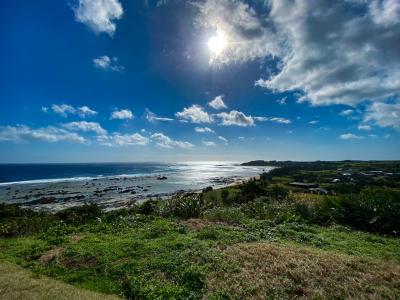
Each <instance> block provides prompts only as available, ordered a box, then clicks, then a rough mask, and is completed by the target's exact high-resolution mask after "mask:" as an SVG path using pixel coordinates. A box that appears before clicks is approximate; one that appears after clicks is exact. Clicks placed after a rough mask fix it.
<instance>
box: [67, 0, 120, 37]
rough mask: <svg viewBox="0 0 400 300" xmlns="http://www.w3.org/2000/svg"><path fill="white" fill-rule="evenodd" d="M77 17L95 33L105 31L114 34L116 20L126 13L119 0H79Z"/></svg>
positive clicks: (75, 8) (76, 10) (76, 9)
mask: <svg viewBox="0 0 400 300" xmlns="http://www.w3.org/2000/svg"><path fill="white" fill-rule="evenodd" d="M74 12H75V18H76V20H77V21H78V22H81V23H83V24H85V25H87V26H88V27H90V28H91V29H92V30H93V31H94V32H95V33H101V32H105V33H108V34H109V35H110V36H113V35H114V33H115V30H116V28H117V26H116V25H115V23H114V22H115V21H116V20H119V19H121V18H122V15H123V13H124V11H123V8H122V5H121V3H120V2H119V1H118V0H78V5H77V6H76V7H74Z"/></svg>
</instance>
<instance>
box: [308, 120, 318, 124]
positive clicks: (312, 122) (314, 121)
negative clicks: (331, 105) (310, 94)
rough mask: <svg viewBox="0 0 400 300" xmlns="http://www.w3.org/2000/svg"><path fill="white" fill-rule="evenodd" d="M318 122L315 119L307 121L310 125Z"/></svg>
mask: <svg viewBox="0 0 400 300" xmlns="http://www.w3.org/2000/svg"><path fill="white" fill-rule="evenodd" d="M318 123H319V121H317V120H312V121H310V122H308V124H310V125H315V124H318Z"/></svg>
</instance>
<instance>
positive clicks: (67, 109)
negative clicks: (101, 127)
mask: <svg viewBox="0 0 400 300" xmlns="http://www.w3.org/2000/svg"><path fill="white" fill-rule="evenodd" d="M50 110H51V111H53V112H54V113H55V114H58V115H60V116H62V117H64V118H66V117H68V115H78V116H80V117H81V118H85V117H90V116H95V115H97V111H94V110H92V109H91V108H90V107H88V106H86V105H84V106H81V107H77V108H75V107H73V106H72V105H68V104H60V105H58V104H52V105H51V107H50V108H49V107H45V106H42V111H43V112H45V113H48V112H49V111H50Z"/></svg>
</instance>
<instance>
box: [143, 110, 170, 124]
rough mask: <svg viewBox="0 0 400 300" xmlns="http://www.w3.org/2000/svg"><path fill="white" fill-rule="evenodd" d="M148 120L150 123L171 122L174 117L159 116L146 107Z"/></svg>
mask: <svg viewBox="0 0 400 300" xmlns="http://www.w3.org/2000/svg"><path fill="white" fill-rule="evenodd" d="M145 117H146V120H147V121H149V122H150V123H156V122H171V121H173V120H174V119H171V118H166V117H159V116H157V115H156V114H155V113H153V112H151V111H150V110H149V109H147V108H146V115H145Z"/></svg>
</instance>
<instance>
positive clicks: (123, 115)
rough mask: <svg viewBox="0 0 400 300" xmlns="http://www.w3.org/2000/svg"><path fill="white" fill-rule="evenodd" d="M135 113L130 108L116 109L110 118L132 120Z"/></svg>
mask: <svg viewBox="0 0 400 300" xmlns="http://www.w3.org/2000/svg"><path fill="white" fill-rule="evenodd" d="M133 117H134V116H133V113H132V111H130V110H129V109H121V110H114V111H113V112H112V113H111V117H110V120H114V119H118V120H130V119H133Z"/></svg>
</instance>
